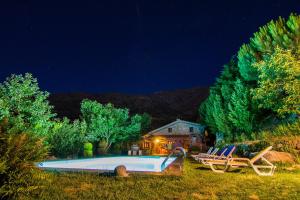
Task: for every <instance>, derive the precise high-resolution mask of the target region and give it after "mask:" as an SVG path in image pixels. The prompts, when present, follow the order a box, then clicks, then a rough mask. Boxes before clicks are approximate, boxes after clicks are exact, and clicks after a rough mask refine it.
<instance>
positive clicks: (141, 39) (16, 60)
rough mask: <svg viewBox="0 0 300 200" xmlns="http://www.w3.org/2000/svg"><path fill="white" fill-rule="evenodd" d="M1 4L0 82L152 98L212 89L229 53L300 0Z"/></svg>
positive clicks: (22, 1)
mask: <svg viewBox="0 0 300 200" xmlns="http://www.w3.org/2000/svg"><path fill="white" fill-rule="evenodd" d="M7 2H10V3H4V1H1V3H0V23H1V27H0V69H1V71H0V81H1V82H2V81H3V80H4V79H5V77H7V76H8V75H10V74H11V73H17V74H20V73H25V72H31V73H33V75H34V76H35V77H37V78H38V80H39V83H40V86H41V88H42V89H43V90H47V91H49V92H51V93H55V92H93V93H102V92H122V93H131V94H137V93H150V92H156V91H162V90H175V89H179V88H191V87H197V86H209V85H211V84H213V82H214V81H215V79H216V77H217V76H218V75H219V73H220V71H221V70H222V66H223V65H224V64H226V63H227V62H228V61H229V60H230V58H231V56H233V55H234V54H235V53H236V52H237V51H238V49H239V47H240V46H241V45H242V44H243V43H245V42H248V40H249V37H250V36H252V34H253V33H254V32H255V31H257V30H258V27H259V26H261V25H264V24H265V23H267V22H268V21H270V20H271V19H277V18H278V16H282V17H288V16H289V14H290V13H291V12H296V13H298V14H299V13H300V1H299V0H282V1H279V0H257V1H254V0H252V1H246V0H236V1H229V0H219V1H217V0H209V1H206V0H194V1H188V0H181V1H176V0H156V1H155V0H148V1H146V0H132V1H126V0H120V1H116V0H106V1H104V0H95V1H87V0H80V1H79V0H78V1H76V0H73V1H63V0H61V1H44V0H37V1H30V0H19V1H7Z"/></svg>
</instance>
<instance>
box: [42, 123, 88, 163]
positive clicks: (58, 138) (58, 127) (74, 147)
mask: <svg viewBox="0 0 300 200" xmlns="http://www.w3.org/2000/svg"><path fill="white" fill-rule="evenodd" d="M85 130H86V126H85V123H84V122H80V121H79V120H75V121H74V122H73V123H71V122H70V120H69V119H67V118H64V119H63V120H62V121H58V122H56V123H55V126H54V128H53V130H52V133H51V134H50V136H49V138H48V140H47V141H48V142H49V144H50V146H51V148H50V151H51V153H52V154H53V155H55V156H56V157H60V158H65V157H68V156H75V157H76V156H77V154H78V152H79V151H80V147H82V145H83V143H84V139H85V138H84V133H85Z"/></svg>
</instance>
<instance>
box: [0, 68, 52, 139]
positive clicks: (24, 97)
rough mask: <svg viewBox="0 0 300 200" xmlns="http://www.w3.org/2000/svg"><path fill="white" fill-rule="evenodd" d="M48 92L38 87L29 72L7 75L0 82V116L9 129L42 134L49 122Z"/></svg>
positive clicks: (46, 130) (50, 112) (50, 115)
mask: <svg viewBox="0 0 300 200" xmlns="http://www.w3.org/2000/svg"><path fill="white" fill-rule="evenodd" d="M48 96H49V93H47V92H43V91H40V88H39V86H38V83H37V79H35V78H33V77H32V75H31V74H28V73H27V74H25V75H24V76H23V75H11V76H10V77H9V78H7V79H6V81H5V82H4V83H2V84H0V106H1V109H0V120H3V119H6V120H8V122H9V124H10V125H12V127H13V130H11V131H12V132H13V131H15V132H19V131H24V132H29V133H32V134H36V135H40V136H45V135H47V134H48V133H49V130H50V128H51V126H52V122H51V119H52V118H53V117H54V116H55V114H53V113H52V106H50V105H49V102H48V100H47V98H48Z"/></svg>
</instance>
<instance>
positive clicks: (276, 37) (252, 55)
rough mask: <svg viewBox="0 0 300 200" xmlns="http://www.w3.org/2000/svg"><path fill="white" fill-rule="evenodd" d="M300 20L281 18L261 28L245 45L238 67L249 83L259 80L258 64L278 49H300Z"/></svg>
mask: <svg viewBox="0 0 300 200" xmlns="http://www.w3.org/2000/svg"><path fill="white" fill-rule="evenodd" d="M299 24H300V18H299V16H298V15H295V14H291V15H290V17H289V19H288V20H287V21H286V20H285V19H283V18H281V17H280V18H279V19H278V20H276V21H273V20H272V21H271V22H269V23H268V24H267V25H265V26H263V27H261V28H260V29H259V31H258V32H256V33H254V37H252V38H251V39H250V43H249V44H244V45H243V46H242V47H241V48H240V50H239V52H238V56H237V58H238V67H239V70H240V73H241V76H242V77H243V78H244V79H245V80H247V81H256V80H257V79H258V75H259V74H258V72H257V69H256V68H255V67H254V64H255V63H256V62H260V61H261V60H264V59H265V56H266V55H268V54H272V53H274V50H275V48H276V47H280V48H282V49H295V48H298V47H299V39H300V26H299Z"/></svg>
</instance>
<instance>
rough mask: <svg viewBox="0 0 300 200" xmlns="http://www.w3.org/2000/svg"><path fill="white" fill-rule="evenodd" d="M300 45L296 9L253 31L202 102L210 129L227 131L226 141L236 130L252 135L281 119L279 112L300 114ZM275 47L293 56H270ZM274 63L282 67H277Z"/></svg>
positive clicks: (299, 23)
mask: <svg viewBox="0 0 300 200" xmlns="http://www.w3.org/2000/svg"><path fill="white" fill-rule="evenodd" d="M299 44H300V16H299V15H296V14H291V15H290V17H289V18H288V20H285V19H283V18H281V17H280V18H279V19H278V20H276V21H275V20H274V21H273V20H272V21H271V22H269V23H268V24H266V25H265V26H262V27H261V28H260V29H259V31H258V32H256V33H254V35H253V37H252V38H250V42H249V43H248V44H244V45H242V46H241V48H240V49H239V51H238V52H237V55H236V56H234V58H233V59H231V61H230V63H229V64H227V65H225V66H224V70H223V71H222V73H221V75H220V77H219V78H217V81H216V83H215V84H214V85H213V86H212V87H211V89H210V94H209V96H208V98H207V100H206V101H204V102H203V103H202V105H201V106H200V114H201V116H202V119H203V120H204V122H205V123H206V124H207V126H208V127H209V129H210V130H211V131H213V132H214V133H217V132H222V133H224V136H225V140H228V138H226V137H229V138H233V140H234V138H235V135H236V134H237V133H238V134H241V133H246V134H247V135H249V134H250V132H252V131H258V130H260V129H261V128H266V127H269V125H270V122H271V123H273V122H274V121H276V120H277V119H276V118H277V117H276V113H277V114H278V115H279V116H285V115H290V114H295V113H297V114H298V113H299V99H300V98H299V92H298V91H300V89H299V75H298V74H297V73H298V72H297V70H299V66H298V64H296V63H297V62H298V61H299ZM277 47H278V48H280V49H282V51H290V52H291V54H292V55H290V56H289V55H283V56H282V57H281V58H279V56H277V58H276V59H275V58H274V59H273V61H272V62H271V61H269V60H270V57H271V55H273V54H274V53H276V52H275V51H277V50H276V48H277ZM277 54H278V53H277ZM292 56H294V58H291V57H292ZM283 60H286V62H283ZM287 60H289V61H287ZM295 60H298V61H297V62H295ZM275 62H278V63H277V64H276V65H281V67H275V64H274V63H275ZM291 63H294V64H293V65H292V64H291ZM267 65H271V68H272V70H270V69H269V68H270V67H268V66H267ZM272 66H274V67H272ZM282 67H285V68H286V69H285V70H282ZM288 68H289V69H290V70H291V71H293V72H290V71H288V70H287V69H288ZM264 76H265V77H264ZM271 77H272V78H271ZM279 79H280V80H279ZM243 91H244V93H243ZM252 91H253V92H252ZM252 97H253V98H252ZM277 99H278V100H279V102H277ZM298 115H299V114H298ZM277 121H278V120H277Z"/></svg>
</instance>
